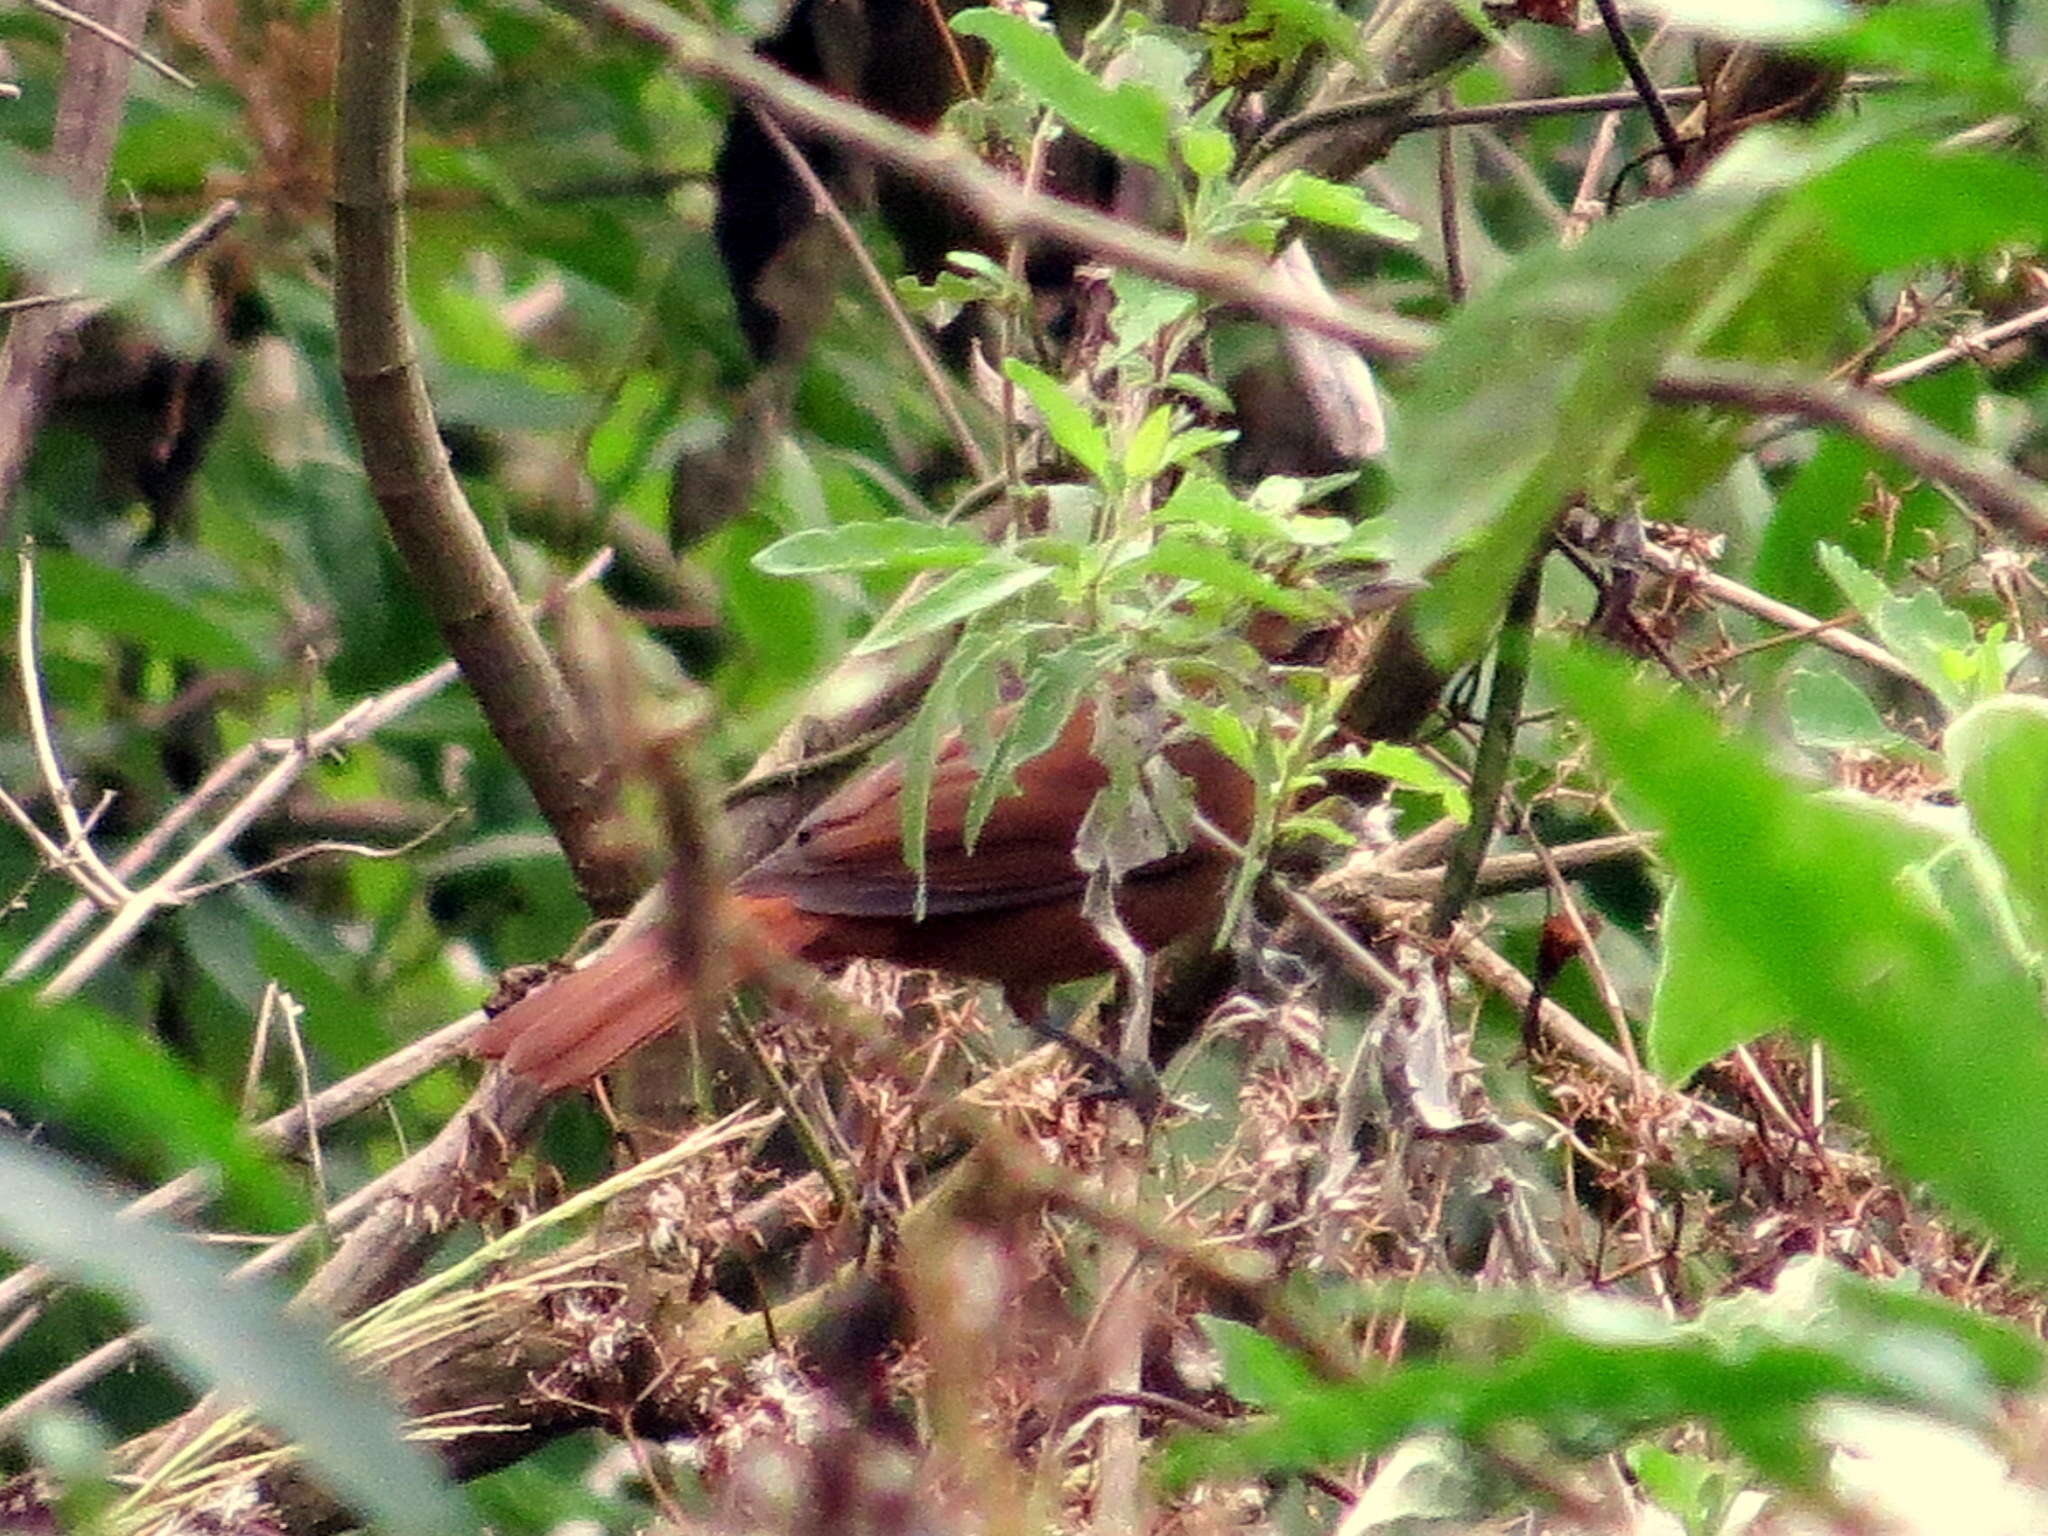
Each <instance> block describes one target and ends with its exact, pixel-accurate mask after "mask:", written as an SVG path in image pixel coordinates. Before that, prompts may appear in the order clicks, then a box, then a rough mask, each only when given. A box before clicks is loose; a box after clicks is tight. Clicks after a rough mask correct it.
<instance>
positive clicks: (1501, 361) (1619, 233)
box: [1384, 196, 1761, 662]
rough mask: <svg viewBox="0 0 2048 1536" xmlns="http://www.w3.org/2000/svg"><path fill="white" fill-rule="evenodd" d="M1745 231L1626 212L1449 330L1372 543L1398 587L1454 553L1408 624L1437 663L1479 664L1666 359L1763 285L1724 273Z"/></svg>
mask: <svg viewBox="0 0 2048 1536" xmlns="http://www.w3.org/2000/svg"><path fill="white" fill-rule="evenodd" d="M1751 222H1752V220H1751V218H1750V216H1749V204H1748V201H1747V199H1739V200H1732V201H1727V202H1717V201H1715V200H1713V199H1709V198H1703V197H1698V196H1695V197H1692V198H1688V199H1686V200H1685V206H1683V207H1677V206H1672V205H1664V206H1660V207H1654V208H1638V209H1633V210H1631V211H1630V214H1629V216H1628V217H1627V218H1624V219H1615V220H1611V221H1608V222H1606V223H1603V224H1602V225H1601V226H1600V227H1598V228H1596V229H1594V230H1593V232H1592V233H1591V235H1590V236H1589V237H1588V238H1587V239H1586V240H1585V241H1583V242H1582V243H1581V244H1580V245H1579V246H1578V247H1576V248H1575V249H1572V250H1546V251H1542V252H1539V253H1537V254H1535V255H1532V256H1527V257H1524V258H1522V259H1521V260H1520V261H1518V262H1517V263H1516V267H1515V271H1514V272H1512V273H1511V274H1509V275H1507V276H1506V277H1505V278H1504V279H1503V280H1502V281H1500V282H1498V283H1495V284H1493V285H1492V286H1491V287H1489V288H1487V289H1485V290H1483V291H1482V292H1481V293H1480V294H1479V295H1478V296H1477V297H1475V298H1474V299H1473V300H1472V301H1471V302H1470V303H1469V304H1466V305H1463V306H1461V307H1460V308H1459V309H1458V310H1457V311H1456V312H1455V313H1454V315H1453V316H1452V318H1451V320H1450V321H1449V323H1447V324H1446V325H1445V327H1444V331H1443V338H1442V340H1441V341H1440V342H1439V344H1438V345H1437V347H1436V348H1435V349H1434V350H1433V351H1432V352H1431V353H1430V354H1429V356H1428V357H1426V358H1425V359H1424V360H1423V361H1422V362H1421V363H1420V364H1419V365H1418V366H1417V367H1416V369H1415V373H1414V383H1413V387H1412V388H1411V389H1410V391H1409V392H1408V394H1407V396H1406V397H1405V398H1404V399H1403V401H1402V426H1403V439H1404V451H1403V452H1401V453H1398V454H1396V455H1394V457H1393V458H1392V460H1391V461H1390V462H1391V464H1392V467H1393V470H1394V475H1395V482H1394V498H1393V502H1392V504H1391V506H1390V507H1389V509H1388V512H1387V516H1386V519H1385V522H1386V533H1385V535H1384V537H1385V539H1386V541H1387V548H1388V553H1389V555H1390V556H1391V559H1392V563H1393V567H1394V574H1395V575H1396V576H1397V577H1400V578H1405V579H1420V578H1422V577H1423V576H1424V575H1425V574H1426V573H1429V572H1430V571H1431V570H1432V568H1433V567H1435V566H1436V565H1437V563H1438V562H1439V561H1441V560H1443V559H1444V557H1446V556H1447V555H1450V554H1451V553H1452V552H1453V551H1457V552H1458V553H1459V558H1458V559H1457V560H1456V561H1455V562H1452V563H1450V564H1449V565H1448V566H1447V568H1446V569H1445V570H1444V571H1442V572H1441V573H1440V574H1439V575H1437V577H1436V578H1435V581H1434V585H1433V586H1432V588H1431V590H1429V591H1427V592H1424V593H1422V594H1421V595H1420V597H1419V598H1418V600H1417V605H1416V610H1415V611H1416V616H1417V621H1418V626H1419V628H1420V631H1421V633H1422V635H1423V638H1424V640H1425V643H1426V644H1427V646H1428V647H1429V649H1431V650H1432V651H1433V652H1435V654H1436V656H1437V659H1438V660H1439V661H1444V662H1461V661H1463V660H1465V659H1467V658H1469V657H1470V656H1472V655H1473V654H1475V653H1476V652H1477V650H1478V649H1479V647H1480V646H1481V645H1482V644H1483V643H1484V641H1485V638H1486V636H1487V635H1488V634H1490V633H1491V631H1492V627H1493V624H1494V622H1495V621H1496V619H1497V618H1498V616H1499V613H1500V609H1501V606H1502V604H1503V603H1504V602H1505V599H1506V595H1507V592H1508V589H1509V588H1510V587H1511V586H1512V585H1513V584H1514V583H1515V581H1516V580H1517V579H1519V577H1520V574H1521V571H1522V569H1523V567H1524V566H1525V565H1526V564H1527V561H1528V556H1529V552H1530V550H1531V549H1532V548H1534V546H1535V541H1536V539H1537V538H1538V537H1539V536H1540V535H1541V534H1542V532H1543V531H1544V530H1545V529H1547V528H1548V527H1549V526H1550V522H1551V519H1552V518H1554V517H1555V516H1556V514H1557V511H1558V508H1559V507H1561V506H1562V505H1563V504H1564V502H1565V501H1566V500H1567V499H1568V498H1569V497H1571V496H1573V495H1575V494H1578V493H1579V492H1580V491H1581V490H1583V489H1585V488H1587V487H1588V486H1598V485H1599V483H1600V482H1601V481H1602V480H1603V479H1604V478H1605V477H1607V476H1609V475H1611V474H1612V473H1613V471H1614V469H1615V466H1616V464H1617V462H1618V460H1619V458H1620V456H1621V454H1622V452H1623V450H1624V449H1625V448H1626V447H1627V446H1628V444H1629V442H1630V441H1631V440H1632V439H1633V438H1634V436H1635V434H1636V430H1637V428H1638V426H1639V424H1640V422H1641V421H1642V419H1643V416H1644V413H1645V412H1646V411H1647V409H1648V406H1647V403H1646V400H1647V394H1648V388H1649V384H1650V381H1651V380H1652V379H1653V378H1654V377H1655V375H1656V372H1657V369H1658V366H1659V365H1660V364H1661V363H1662V361H1663V359H1664V357H1665V356H1666V354H1667V353H1669V352H1670V351H1672V350H1673V349H1674V348H1676V347H1677V346H1679V344H1680V343H1681V342H1683V341H1684V340H1685V339H1686V338H1687V337H1688V336H1689V335H1691V334H1693V333H1695V332H1700V333H1704V332H1708V331H1711V329H1712V328H1713V326H1714V325H1715V323H1717V320H1718V318H1719V316H1720V315H1721V314H1722V313H1724V312H1725V311H1726V309H1727V308H1728V307H1730V306H1731V305H1732V304H1733V303H1735V302H1737V301H1738V300H1739V299H1740V298H1741V297H1742V296H1744V295H1745V294H1747V293H1748V292H1749V291H1750V286H1751V285H1752V284H1754V283H1755V282H1757V281H1759V280H1761V278H1760V275H1759V274H1756V273H1753V272H1748V271H1747V270H1742V271H1737V268H1738V266H1739V264H1738V263H1737V262H1736V259H1735V258H1736V253H1737V252H1738V251H1740V250H1746V245H1745V243H1744V236H1745V234H1746V232H1747V231H1748V230H1749V228H1750V225H1751Z"/></svg>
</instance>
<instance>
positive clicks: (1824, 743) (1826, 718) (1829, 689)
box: [1785, 667, 1901, 751]
mask: <svg viewBox="0 0 2048 1536" xmlns="http://www.w3.org/2000/svg"><path fill="white" fill-rule="evenodd" d="M1785 714H1786V718H1787V722H1788V723H1789V724H1790V725H1791V727H1792V736H1793V739H1794V740H1796V741H1798V742H1799V743H1800V744H1801V745H1802V746H1808V747H1820V748H1824V749H1826V750H1830V751H1840V750H1841V749H1843V748H1845V747H1865V748H1869V749H1871V750H1873V751H1883V750H1887V749H1889V748H1892V747H1896V746H1898V745H1899V744H1900V742H1901V737H1900V736H1899V733H1898V732H1897V731H1895V730H1893V729H1892V728H1891V727H1890V726H1889V725H1886V724H1885V723H1884V720H1883V718H1882V717H1880V716H1879V714H1878V712H1877V706H1876V705H1875V704H1873V703H1871V702H1870V695H1869V694H1867V693H1865V692H1864V691H1863V690H1862V689H1861V688H1858V687H1857V686H1856V685H1855V684H1854V683H1852V682H1850V681H1849V679H1848V678H1846V677H1844V676H1843V675H1842V674H1841V673H1839V672H1822V671H1817V670H1815V669H1813V668H1811V667H1801V668H1800V669H1799V670H1797V671H1795V672H1794V673H1793V674H1792V675H1791V676H1790V677H1788V678H1787V679H1786V680H1785Z"/></svg>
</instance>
